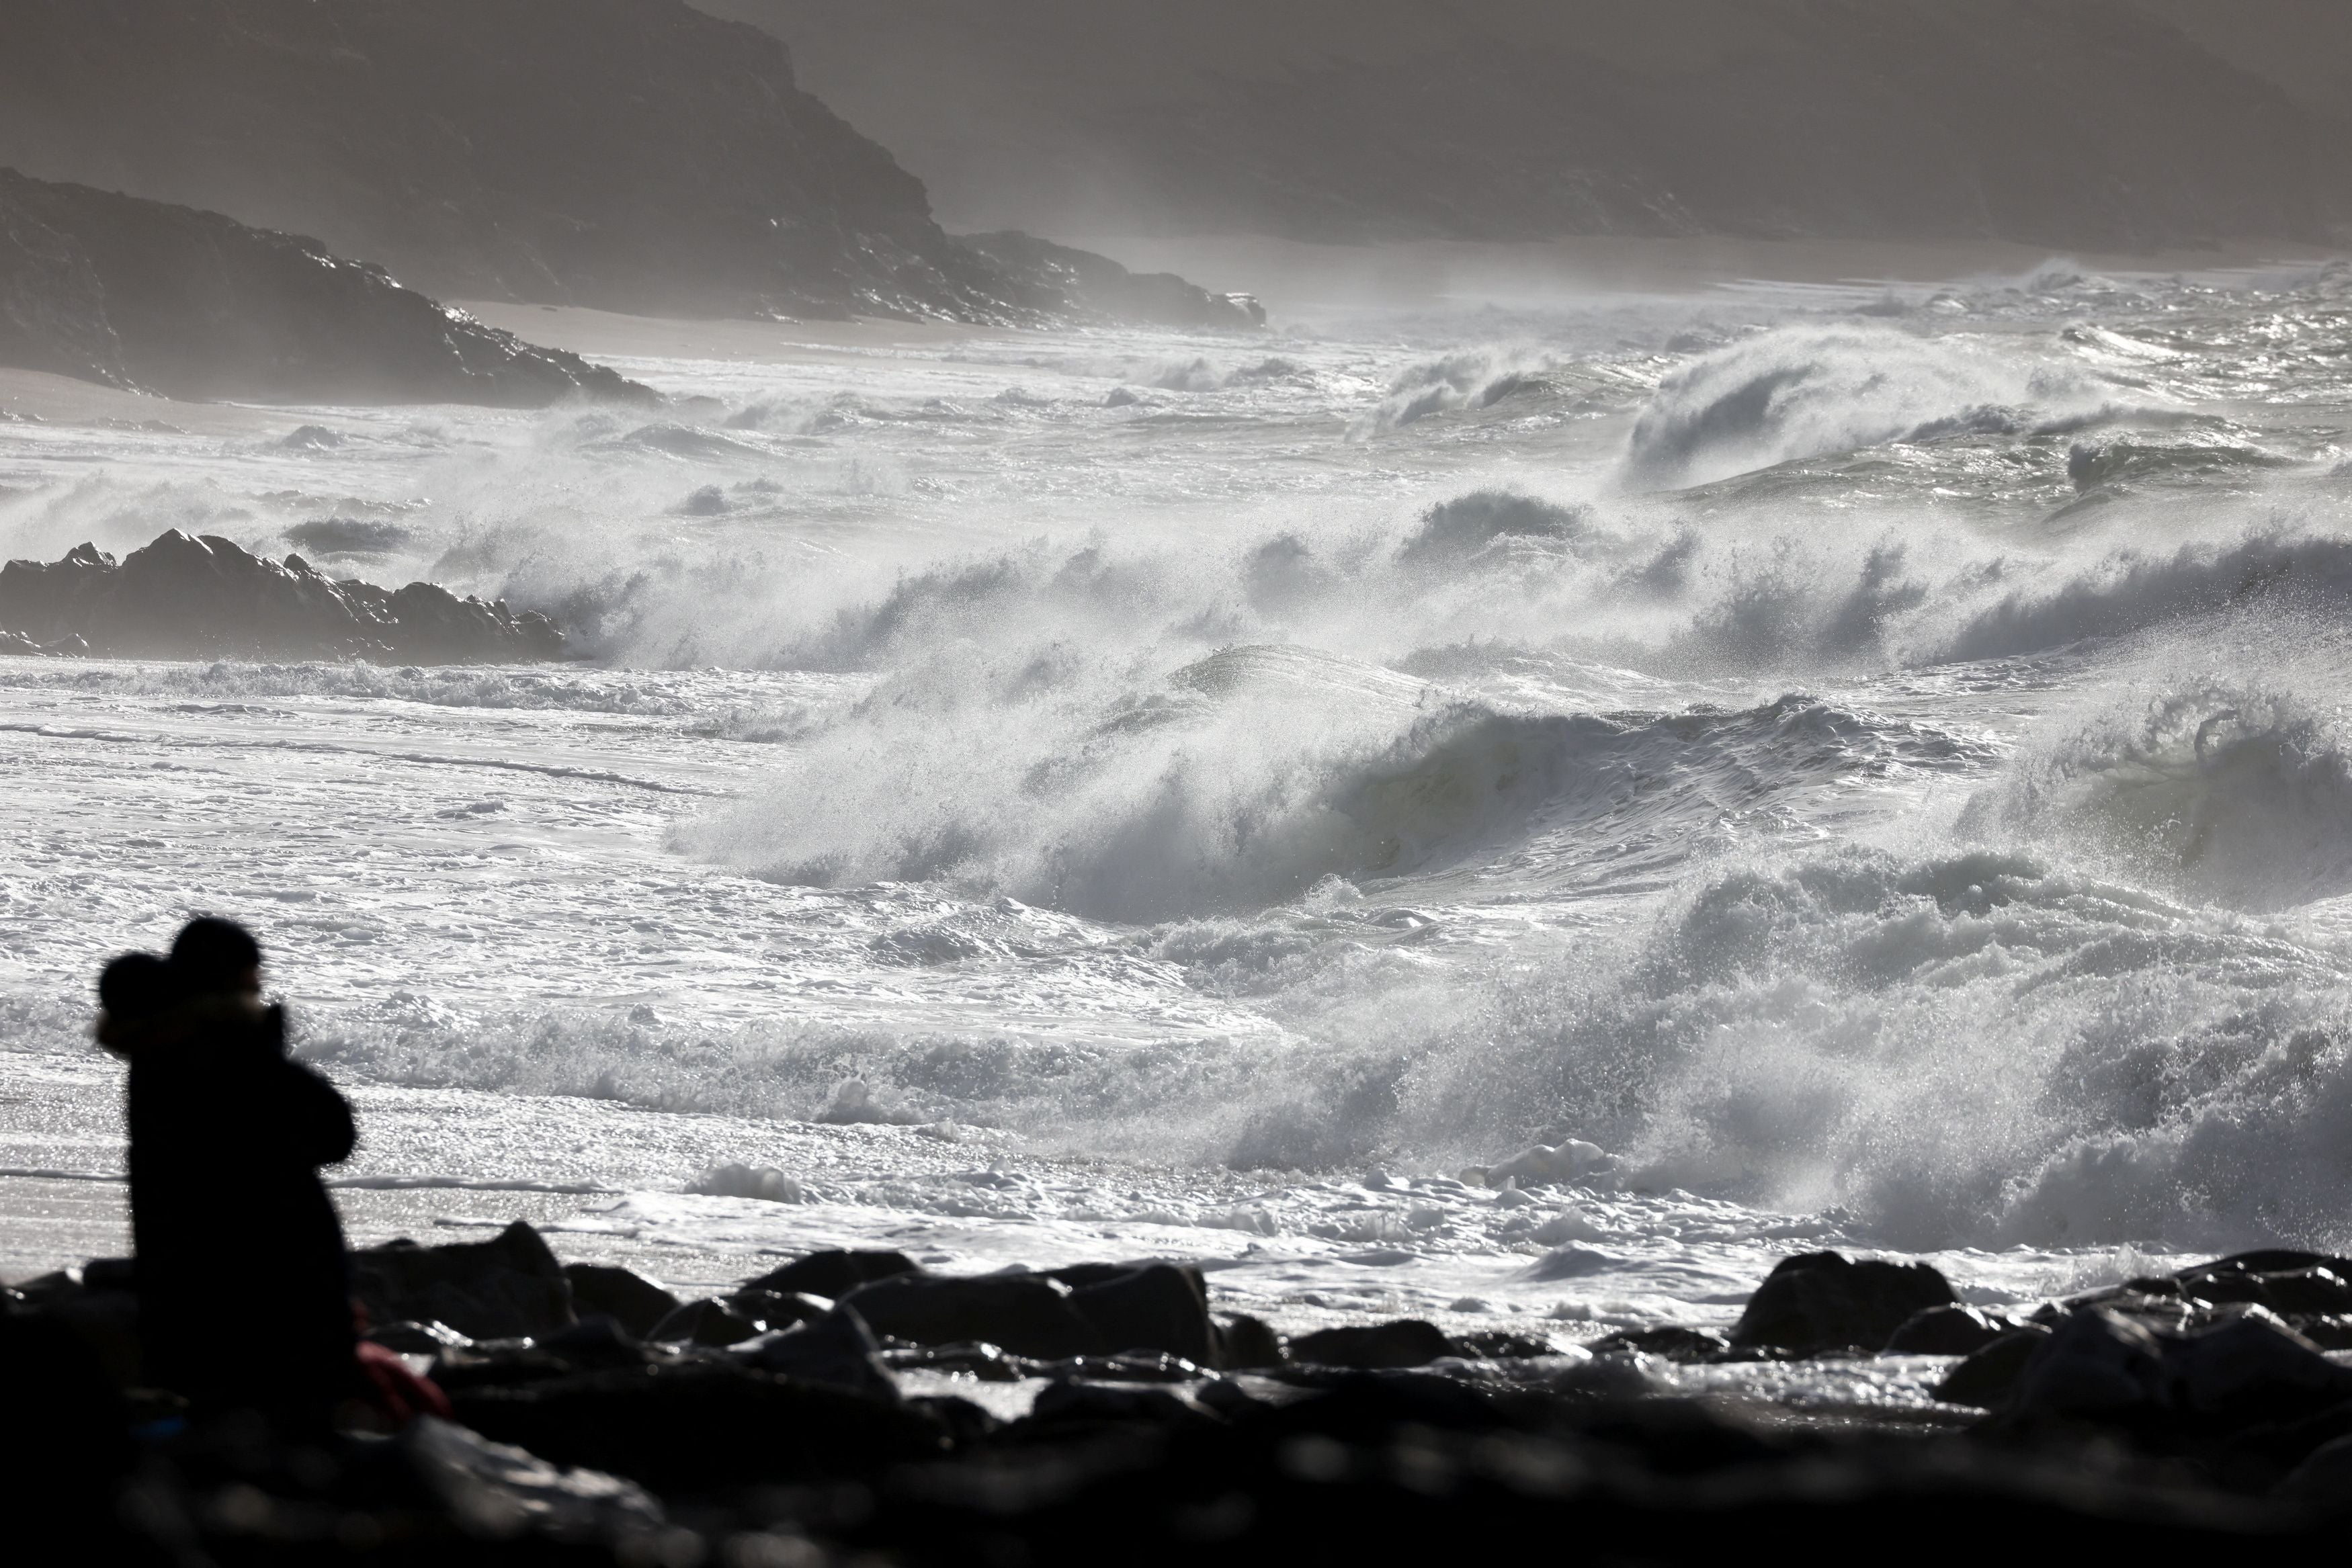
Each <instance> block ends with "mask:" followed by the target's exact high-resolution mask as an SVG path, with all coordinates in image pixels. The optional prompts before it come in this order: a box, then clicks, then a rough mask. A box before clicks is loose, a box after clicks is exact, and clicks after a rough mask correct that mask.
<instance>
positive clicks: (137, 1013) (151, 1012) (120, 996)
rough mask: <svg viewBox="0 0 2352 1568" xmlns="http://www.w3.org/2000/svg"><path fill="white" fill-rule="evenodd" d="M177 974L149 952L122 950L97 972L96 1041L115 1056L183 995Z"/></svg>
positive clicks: (140, 1035)
mask: <svg viewBox="0 0 2352 1568" xmlns="http://www.w3.org/2000/svg"><path fill="white" fill-rule="evenodd" d="M184 996H185V991H184V988H182V986H181V983H180V977H179V973H178V972H177V971H176V970H174V969H173V967H172V966H171V965H169V964H167V963H165V962H164V961H163V959H162V958H159V957H157V956H155V955H154V954H152V953H125V954H123V955H122V956H121V957H119V958H116V959H114V960H112V961H111V962H110V963H109V964H108V965H107V966H106V967H105V968H103V969H101V970H100V971H99V975H98V1005H99V1006H100V1008H101V1009H104V1010H103V1011H102V1012H100V1015H99V1020H98V1040H99V1043H100V1045H103V1046H105V1047H106V1048H107V1049H108V1050H110V1051H114V1052H115V1053H116V1054H117V1055H124V1054H127V1053H128V1052H129V1051H130V1048H131V1043H132V1042H133V1041H134V1040H141V1039H143V1038H145V1026H146V1025H148V1024H150V1023H152V1021H153V1020H155V1019H158V1018H161V1017H162V1016H163V1014H165V1013H167V1012H170V1011H171V1010H172V1009H173V1008H174V1007H177V1006H178V1005H179V1004H180V1002H181V1000H182V999H183V998H184Z"/></svg>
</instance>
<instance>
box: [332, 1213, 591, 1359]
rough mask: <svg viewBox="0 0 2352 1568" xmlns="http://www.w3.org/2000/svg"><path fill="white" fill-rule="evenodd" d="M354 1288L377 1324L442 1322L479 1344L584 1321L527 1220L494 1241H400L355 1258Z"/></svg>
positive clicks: (552, 1257) (558, 1266)
mask: <svg viewBox="0 0 2352 1568" xmlns="http://www.w3.org/2000/svg"><path fill="white" fill-rule="evenodd" d="M352 1293H353V1294H355V1295H356V1296H358V1298H359V1299H360V1301H361V1302H362V1304H363V1305H364V1306H365V1307H366V1308H367V1311H368V1316H369V1318H370V1319H372V1320H373V1321H374V1322H380V1323H383V1322H438V1323H444V1324H446V1325H447V1326H448V1327H450V1328H452V1329H454V1330H456V1331H457V1333H461V1334H464V1335H467V1337H469V1338H472V1339H506V1338H529V1337H531V1336H534V1335H544V1334H550V1333H556V1332H558V1331H560V1330H562V1329H563V1328H564V1327H566V1326H567V1325H569V1324H571V1323H572V1322H576V1321H577V1316H576V1314H575V1313H574V1312H573V1310H572V1282H571V1281H570V1280H568V1279H566V1278H565V1277H564V1271H563V1265H562V1264H561V1263H559V1262H557V1261H556V1258H555V1254H554V1253H553V1252H551V1251H549V1250H548V1247H547V1243H546V1242H545V1241H544V1240H542V1239H541V1238H540V1234H539V1232H538V1231H536V1230H533V1229H532V1228H530V1226H528V1225H526V1224H524V1223H523V1222H522V1221H520V1220H517V1221H515V1223H514V1224H512V1225H509V1226H508V1227H507V1228H505V1229H504V1230H502V1231H500V1232H499V1234H498V1235H497V1236H495V1237H493V1238H492V1239H489V1240H488V1241H472V1242H457V1243H455V1244H453V1245H450V1246H446V1247H419V1246H418V1245H416V1243H415V1242H413V1241H394V1242H392V1243H390V1244H389V1245H387V1246H383V1247H371V1248H368V1249H365V1250H362V1251H358V1252H354V1253H352Z"/></svg>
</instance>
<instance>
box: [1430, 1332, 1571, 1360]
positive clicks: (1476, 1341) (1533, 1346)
mask: <svg viewBox="0 0 2352 1568" xmlns="http://www.w3.org/2000/svg"><path fill="white" fill-rule="evenodd" d="M1453 1337H1454V1354H1457V1355H1465V1356H1470V1357H1473V1358H1475V1359H1476V1360H1479V1361H1528V1360H1532V1359H1534V1358H1535V1357H1537V1356H1544V1355H1557V1354H1559V1346H1558V1345H1556V1344H1554V1343H1551V1341H1549V1340H1548V1339H1544V1338H1542V1337H1540V1336H1539V1335H1536V1334H1524V1333H1511V1332H1510V1331H1509V1330H1507V1329H1482V1330H1480V1331H1479V1332H1478V1333H1465V1334H1455V1335H1454V1336H1453Z"/></svg>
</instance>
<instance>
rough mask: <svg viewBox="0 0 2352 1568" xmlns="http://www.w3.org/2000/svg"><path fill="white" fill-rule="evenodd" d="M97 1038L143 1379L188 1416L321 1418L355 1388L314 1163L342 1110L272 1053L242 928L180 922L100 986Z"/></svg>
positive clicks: (334, 1136)
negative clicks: (105, 1074)
mask: <svg viewBox="0 0 2352 1568" xmlns="http://www.w3.org/2000/svg"><path fill="white" fill-rule="evenodd" d="M99 995H100V1001H101V1002H102V1003H103V1004H104V1006H105V1009H106V1010H105V1012H104V1013H103V1014H102V1015H101V1016H100V1025H99V1039H100V1040H101V1041H102V1042H103V1043H105V1044H106V1045H107V1047H108V1048H109V1049H110V1050H112V1051H115V1052H116V1053H117V1054H119V1055H121V1056H124V1057H126V1058H127V1059H128V1060H129V1061H130V1063H131V1088H130V1105H129V1112H130V1115H129V1119H130V1125H131V1235H132V1238H133V1240H134V1243H135V1245H136V1247H137V1249H138V1255H139V1256H138V1270H137V1279H138V1289H139V1333H140V1340H141V1343H142V1351H143V1356H144V1363H145V1375H146V1378H147V1380H148V1381H149V1382H150V1383H152V1384H153V1385H157V1386H159V1387H163V1388H170V1389H174V1390H176V1391H178V1392H179V1393H181V1394H184V1395H185V1396H187V1398H188V1400H189V1402H190V1404H191V1406H192V1407H193V1408H194V1410H195V1411H196V1412H197V1413H198V1414H199V1415H205V1414H214V1413H218V1412H221V1411H226V1410H232V1409H255V1410H259V1411H261V1412H263V1413H264V1414H266V1415H267V1416H269V1417H270V1418H271V1419H272V1421H273V1422H274V1423H275V1424H276V1426H277V1427H278V1429H279V1430H280V1431H281V1432H283V1433H287V1434H289V1435H299V1434H302V1433H306V1432H307V1433H313V1434H315V1433H320V1432H323V1431H324V1430H325V1429H326V1427H327V1425H328V1423H329V1421H330V1419H331V1413H332V1411H333V1408H334V1406H335V1405H336V1404H337V1403H338V1402H339V1401H341V1400H342V1399H344V1398H346V1397H349V1396H352V1394H354V1393H355V1392H357V1384H356V1379H357V1376H358V1374H357V1369H356V1363H355V1359H354V1339H355V1336H354V1333H353V1329H352V1306H351V1286H350V1281H349V1272H348V1268H347V1265H346V1263H345V1261H344V1256H343V1230H342V1225H341V1221H340V1220H339V1219H338V1218H336V1214H335V1207H334V1204H333V1202H332V1200H331V1199H330V1198H329V1197H328V1196H327V1191H326V1188H325V1187H324V1186H322V1185H321V1184H320V1180H319V1173H318V1167H319V1166H322V1165H332V1164H334V1163H335V1162H337V1161H339V1160H341V1159H343V1158H345V1157H346V1156H347V1155H350V1154H351V1152H352V1144H353V1142H354V1141H355V1134H354V1132H353V1129H352V1113H351V1107H350V1106H349V1105H347V1104H345V1103H344V1102H343V1097H342V1096H341V1094H338V1093H337V1092H335V1091H334V1089H333V1087H332V1086H331V1085H330V1084H329V1083H328V1082H326V1080H324V1079H323V1078H320V1076H319V1075H318V1074H317V1073H315V1072H313V1071H310V1069H309V1068H307V1067H304V1066H302V1065H301V1064H300V1063H299V1062H296V1061H291V1060H289V1058H288V1056H287V1054H286V1016H285V1012H284V1010H283V1009H279V1008H276V1007H265V1006H264V1005H263V1004H262V1000H261V949H260V946H258V945H257V943H256V942H255V941H254V939H253V937H252V936H251V935H250V934H249V933H247V931H246V930H245V929H244V928H243V927H242V926H239V925H234V924H232V923H231V922H228V921H226V920H215V919H209V918H207V919H203V920H195V921H191V922H190V923H189V924H188V925H187V927H186V929H184V930H183V931H182V932H181V933H180V936H179V939H178V940H177V941H176V942H174V943H173V946H172V956H171V959H170V961H169V962H165V961H164V960H162V959H159V958H157V957H155V956H153V955H152V954H144V953H133V954H127V955H125V956H122V957H120V958H117V959H115V960H114V961H113V962H112V963H111V964H110V965H108V966H107V968H106V972H105V974H104V975H103V976H102V977H100V982H99Z"/></svg>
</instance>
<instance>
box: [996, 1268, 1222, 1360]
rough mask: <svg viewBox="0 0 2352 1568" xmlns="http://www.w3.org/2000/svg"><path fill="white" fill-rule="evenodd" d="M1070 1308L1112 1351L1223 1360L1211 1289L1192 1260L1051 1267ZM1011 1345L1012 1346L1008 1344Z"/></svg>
mask: <svg viewBox="0 0 2352 1568" xmlns="http://www.w3.org/2000/svg"><path fill="white" fill-rule="evenodd" d="M1045 1278H1047V1279H1049V1280H1055V1281H1060V1282H1061V1283H1063V1284H1065V1285H1067V1286H1069V1287H1070V1307H1071V1310H1072V1311H1074V1312H1076V1313H1077V1315H1078V1316H1079V1318H1081V1319H1082V1320H1084V1321H1085V1322H1086V1323H1087V1326H1088V1327H1089V1328H1091V1329H1092V1330H1093V1331H1094V1333H1095V1336H1096V1337H1097V1340H1099V1341H1100V1342H1101V1343H1102V1344H1103V1346H1104V1348H1105V1349H1107V1350H1110V1351H1114V1352H1116V1351H1159V1352H1161V1353H1163V1354H1169V1355H1174V1356H1181V1357H1182V1358H1183V1359H1184V1360H1186V1361H1189V1362H1192V1363H1193V1364H1196V1365H1200V1366H1216V1365H1219V1364H1221V1362H1220V1346H1219V1335H1218V1333H1217V1327H1216V1325H1215V1323H1213V1322H1211V1321H1210V1318H1209V1288H1208V1285H1207V1283H1206V1282H1205V1281H1202V1277H1201V1271H1200V1270H1198V1269H1196V1268H1194V1267H1192V1265H1191V1264H1189V1263H1140V1264H1120V1263H1087V1264H1080V1265H1077V1266H1076V1267H1073V1268H1067V1269H1055V1270H1050V1271H1049V1272H1048V1273H1047V1274H1046V1275H1045ZM1008 1348H1009V1347H1008Z"/></svg>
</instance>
